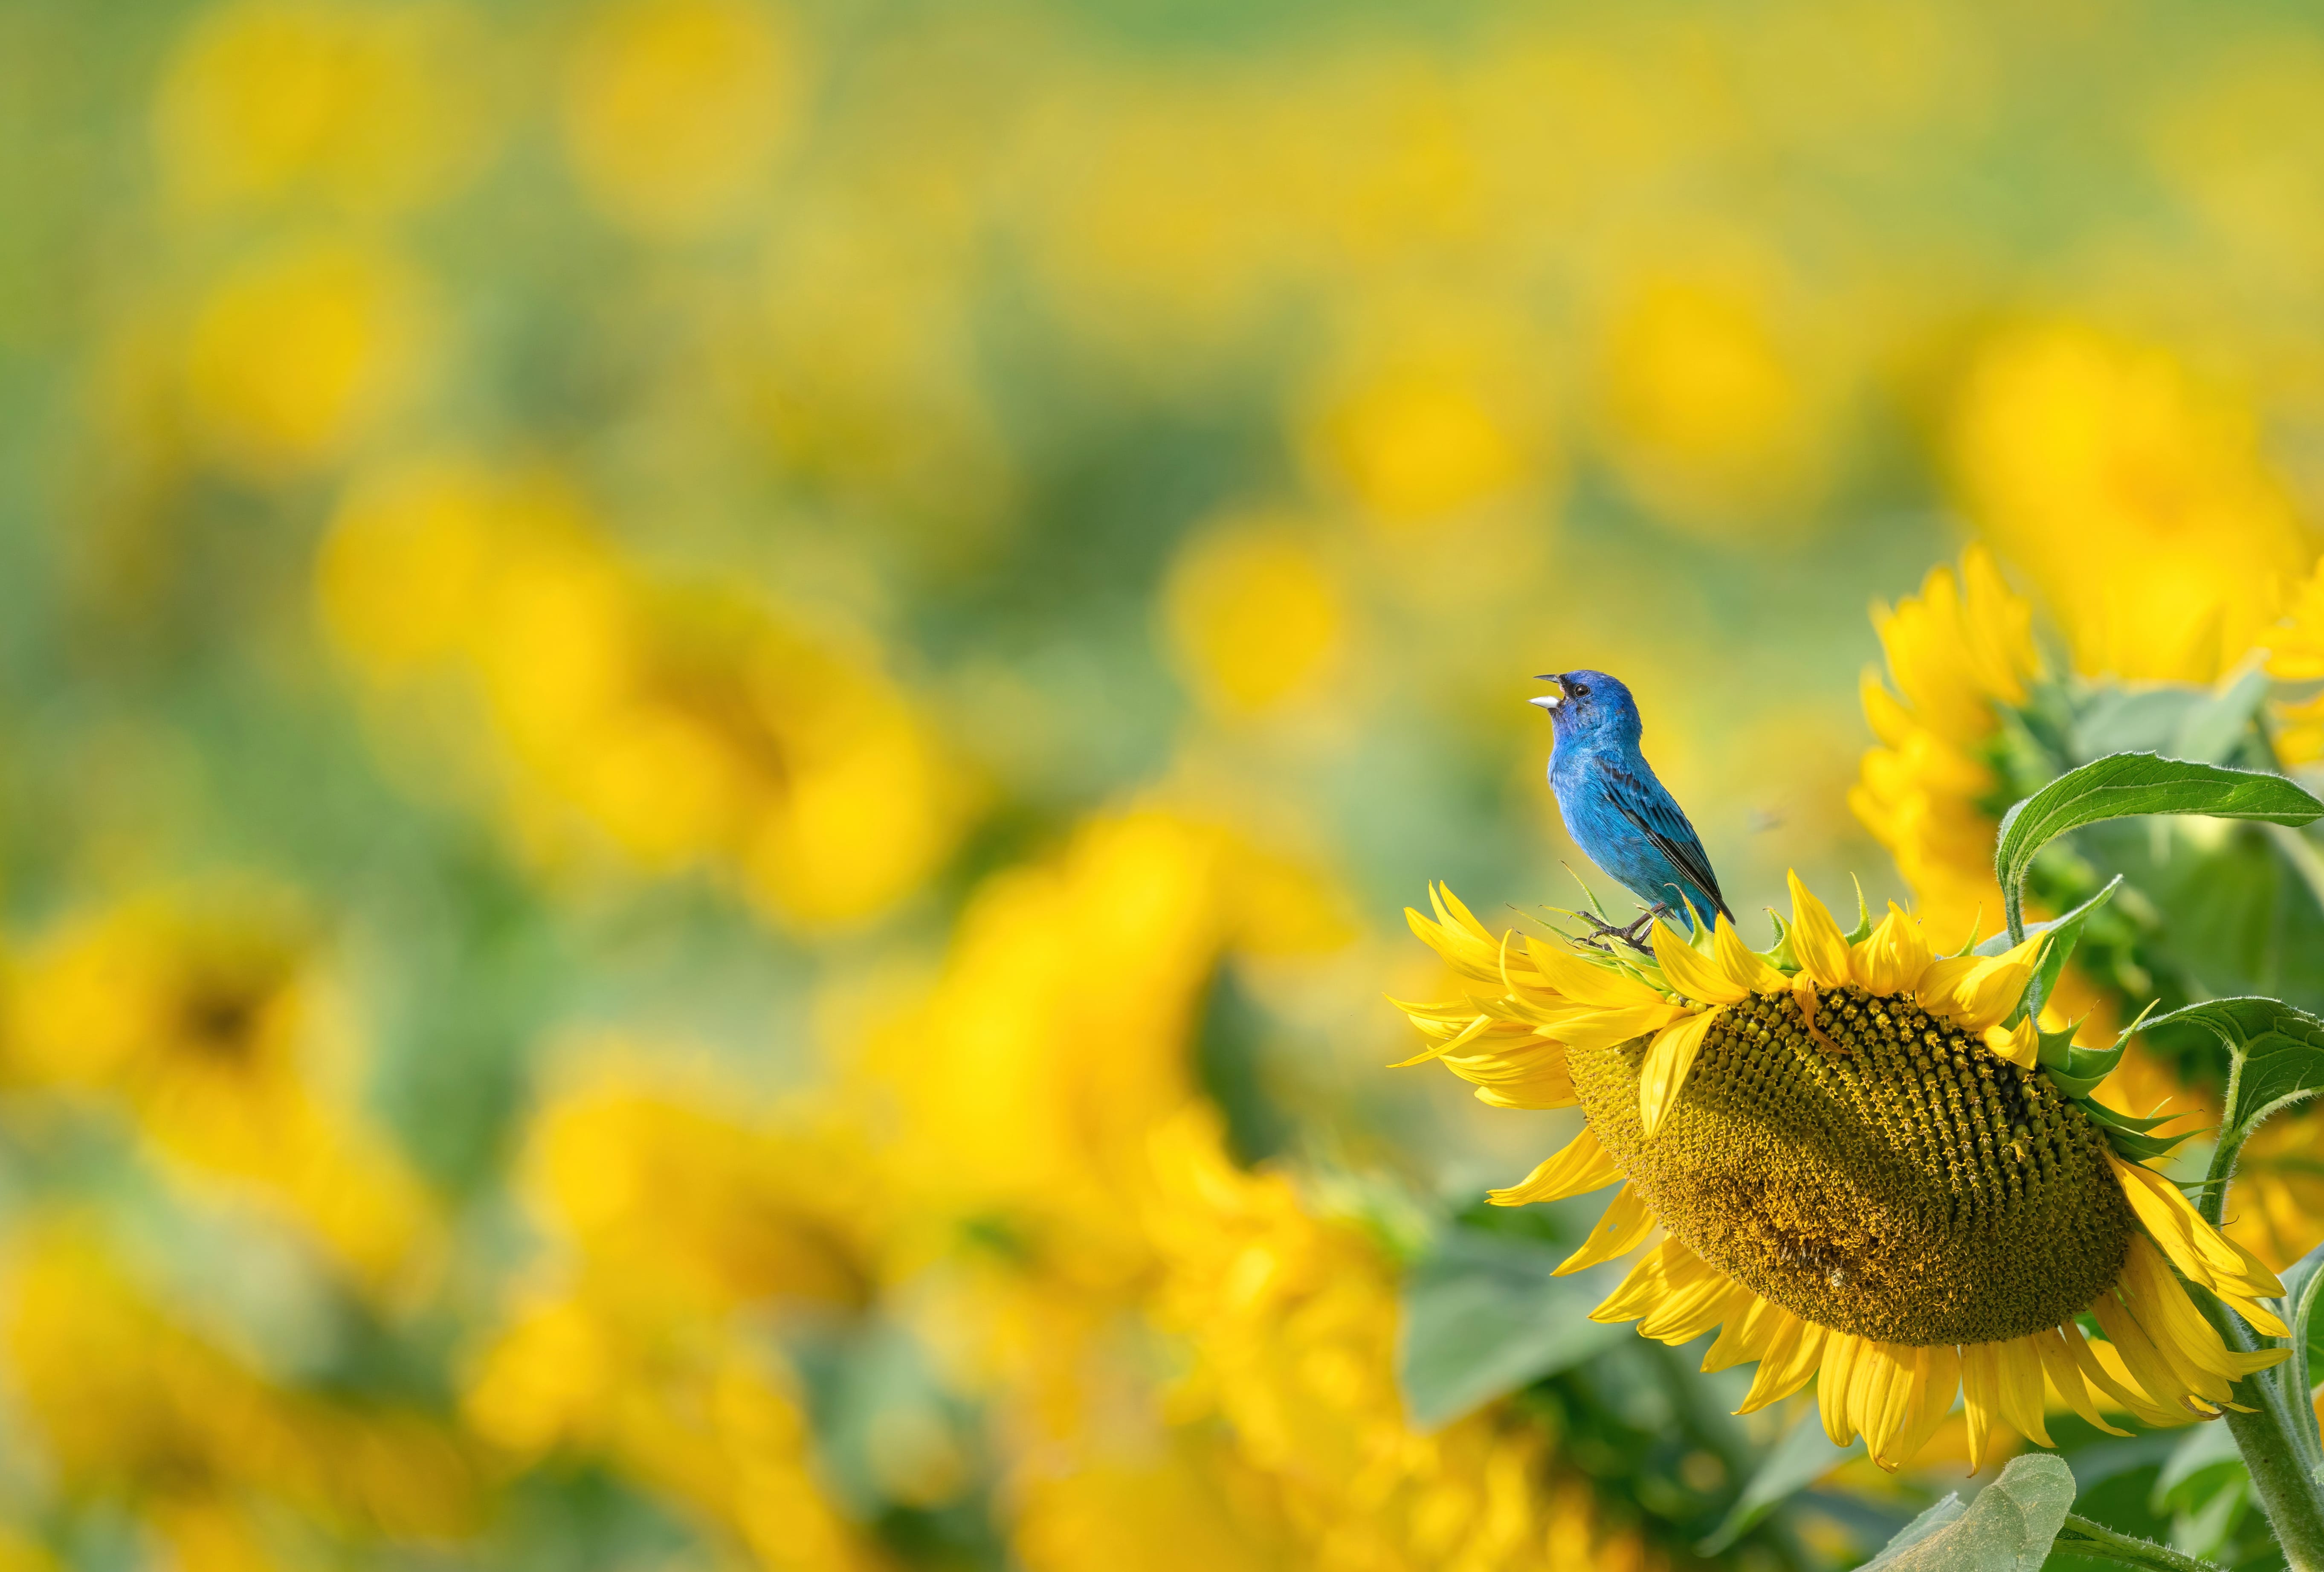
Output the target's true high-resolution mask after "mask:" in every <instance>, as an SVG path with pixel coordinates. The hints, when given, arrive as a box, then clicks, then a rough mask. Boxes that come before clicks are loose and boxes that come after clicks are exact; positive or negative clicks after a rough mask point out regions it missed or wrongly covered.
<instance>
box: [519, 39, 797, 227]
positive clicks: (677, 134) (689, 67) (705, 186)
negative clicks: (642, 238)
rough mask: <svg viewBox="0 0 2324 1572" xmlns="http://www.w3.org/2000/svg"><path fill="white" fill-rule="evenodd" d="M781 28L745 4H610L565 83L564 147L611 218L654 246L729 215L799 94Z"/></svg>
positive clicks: (759, 173) (774, 146)
mask: <svg viewBox="0 0 2324 1572" xmlns="http://www.w3.org/2000/svg"><path fill="white" fill-rule="evenodd" d="M797 76H798V60H797V44H796V40H795V38H794V36H793V30H792V27H791V26H790V24H789V23H788V21H787V20H786V19H785V18H783V17H782V16H781V15H779V14H778V13H777V12H776V11H775V10H774V9H772V8H771V7H770V6H768V5H761V4H757V3H755V0H615V3H614V4H613V5H606V6H604V7H602V8H601V9H599V10H598V11H597V13H596V14H595V15H594V16H592V17H591V18H590V20H589V21H588V23H586V26H585V27H584V29H583V32H582V34H581V36H580V39H579V41H578V42H577V43H576V46H575V49H574V53H573V59H572V63H571V65H570V68H569V69H568V70H567V77H566V83H565V140H566V147H567V151H568V153H570V155H571V157H572V160H573V164H574V168H575V171H576V173H578V175H579V176H580V179H581V185H582V189H583V190H585V191H586V192H587V193H588V195H589V197H590V199H591V200H593V201H594V202H595V204H596V205H597V207H598V208H600V209H601V210H602V211H603V212H604V214H605V215H606V216H607V217H610V218H612V219H613V220H615V221H616V222H618V223H621V224H622V225H625V226H627V227H630V228H632V229H634V230H637V231H638V232H640V233H641V234H644V235H648V236H655V237H660V238H686V237H688V236H695V235H698V234H700V233H702V232H704V231H705V230H706V229H709V228H711V227H715V225H717V224H718V223H719V222H720V221H721V220H723V219H725V218H728V217H732V216H733V215H734V213H735V212H736V211H737V209H738V207H739V206H740V204H741V203H742V201H743V200H744V199H746V198H748V197H750V196H752V194H753V188H755V187H756V186H757V185H758V183H759V182H760V181H761V180H763V179H765V178H766V176H767V174H768V173H769V171H770V168H771V166H772V163H773V161H774V156H775V154H776V153H777V152H778V151H779V149H780V147H781V144H782V142H783V140H784V138H785V136H786V134H788V131H789V128H790V125H791V121H792V119H793V117H794V116H795V113H796V102H797V98H798V93H799V91H800V88H799V86H798V82H797V80H796V78H797Z"/></svg>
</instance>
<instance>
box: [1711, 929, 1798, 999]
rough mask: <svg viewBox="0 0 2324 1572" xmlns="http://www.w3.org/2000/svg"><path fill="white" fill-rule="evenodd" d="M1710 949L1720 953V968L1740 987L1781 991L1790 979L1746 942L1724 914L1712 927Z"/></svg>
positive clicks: (1764, 991)
mask: <svg viewBox="0 0 2324 1572" xmlns="http://www.w3.org/2000/svg"><path fill="white" fill-rule="evenodd" d="M1711 948H1713V949H1715V950H1717V951H1718V952H1719V969H1720V971H1722V972H1725V973H1726V974H1727V977H1728V980H1729V982H1731V983H1733V984H1734V985H1736V986H1737V987H1738V988H1742V989H1744V990H1746V991H1747V992H1749V993H1753V994H1780V993H1782V992H1783V991H1784V989H1786V988H1788V987H1790V986H1791V985H1792V980H1791V978H1789V977H1787V976H1784V974H1783V973H1781V972H1779V971H1777V970H1776V969H1775V967H1774V966H1769V965H1768V964H1767V957H1765V956H1763V955H1761V954H1760V953H1759V952H1758V951H1757V950H1755V949H1753V948H1750V947H1749V946H1748V945H1747V944H1745V943H1744V942H1743V936H1742V935H1741V934H1738V933H1737V932H1736V931H1735V925H1734V924H1733V923H1731V922H1729V921H1728V920H1727V919H1726V918H1724V917H1721V918H1720V920H1718V922H1717V923H1716V924H1714V925H1713V926H1712V929H1711Z"/></svg>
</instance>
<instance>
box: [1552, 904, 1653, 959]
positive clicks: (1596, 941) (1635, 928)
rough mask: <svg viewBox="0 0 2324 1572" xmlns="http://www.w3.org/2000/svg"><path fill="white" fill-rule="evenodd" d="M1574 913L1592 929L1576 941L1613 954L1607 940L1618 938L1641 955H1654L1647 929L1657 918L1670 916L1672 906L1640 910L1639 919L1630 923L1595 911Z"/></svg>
mask: <svg viewBox="0 0 2324 1572" xmlns="http://www.w3.org/2000/svg"><path fill="white" fill-rule="evenodd" d="M1574 915H1575V916H1577V917H1579V918H1581V919H1582V921H1584V922H1586V923H1588V924H1589V925H1590V931H1589V932H1588V933H1587V934H1585V935H1583V936H1582V938H1581V939H1579V940H1577V941H1576V942H1578V943H1581V944H1586V945H1588V946H1589V947H1590V948H1591V949H1595V950H1604V951H1605V952H1606V953H1607V954H1609V955H1611V954H1612V953H1613V951H1612V949H1611V948H1609V946H1608V945H1607V943H1606V941H1607V940H1608V939H1620V940H1621V941H1622V942H1623V943H1624V944H1627V945H1628V946H1629V947H1630V948H1632V949H1634V950H1637V952H1638V953H1639V954H1640V955H1652V954H1653V953H1654V950H1653V948H1651V947H1650V946H1648V945H1647V943H1646V938H1645V935H1646V929H1649V928H1651V927H1653V926H1654V922H1655V919H1656V918H1658V917H1667V916H1669V915H1670V908H1669V907H1667V906H1655V907H1652V908H1649V909H1648V910H1646V911H1641V912H1639V913H1638V915H1637V919H1636V920H1633V921H1631V922H1629V923H1628V924H1618V923H1612V922H1609V921H1607V920H1605V919H1604V918H1602V917H1600V916H1599V915H1598V914H1597V913H1596V912H1594V911H1577V912H1575V913H1574Z"/></svg>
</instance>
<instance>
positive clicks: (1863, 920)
mask: <svg viewBox="0 0 2324 1572" xmlns="http://www.w3.org/2000/svg"><path fill="white" fill-rule="evenodd" d="M1849 880H1850V881H1851V882H1853V883H1855V885H1856V926H1855V927H1854V928H1851V929H1849V930H1848V932H1847V933H1845V934H1843V935H1842V936H1841V937H1842V938H1844V939H1847V940H1848V942H1849V943H1850V944H1862V943H1863V942H1864V941H1865V940H1866V939H1870V938H1871V937H1872V909H1871V908H1870V907H1868V906H1867V905H1865V903H1864V881H1863V880H1861V879H1858V878H1857V877H1856V875H1855V874H1849Z"/></svg>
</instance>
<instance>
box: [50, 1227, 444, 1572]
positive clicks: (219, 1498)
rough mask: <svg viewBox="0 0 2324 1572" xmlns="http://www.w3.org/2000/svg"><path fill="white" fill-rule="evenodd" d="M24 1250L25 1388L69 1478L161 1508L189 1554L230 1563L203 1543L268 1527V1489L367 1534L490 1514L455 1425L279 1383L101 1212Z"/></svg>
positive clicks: (60, 1471) (57, 1465)
mask: <svg viewBox="0 0 2324 1572" xmlns="http://www.w3.org/2000/svg"><path fill="white" fill-rule="evenodd" d="M9 1264H10V1271H9V1274H8V1287H7V1293H6V1299H5V1350H6V1358H7V1362H8V1367H9V1375H10V1382H11V1386H12V1389H13V1391H14V1392H15V1394H16V1395H17V1397H18V1398H19V1399H20V1401H22V1403H23V1412H24V1414H25V1415H26V1417H27V1419H29V1421H30V1424H31V1428H32V1433H33V1435H34V1436H35V1438H37V1440H38V1442H39V1444H40V1446H41V1448H42V1452H43V1453H44V1454H45V1456H46V1459H47V1461H48V1462H49V1464H50V1465H51V1466H52V1467H53V1468H54V1469H55V1470H56V1475H57V1481H58V1483H59V1484H60V1485H61V1486H63V1488H64V1489H66V1490H67V1491H69V1492H72V1493H78V1494H95V1495H102V1496H106V1497H110V1498H113V1499H115V1500H116V1501H118V1502H120V1503H122V1504H124V1505H125V1506H128V1507H129V1508H131V1509H132V1510H134V1511H138V1512H143V1513H145V1514H147V1515H148V1516H149V1518H150V1519H151V1520H152V1521H153V1522H154V1525H155V1527H156V1528H157V1530H159V1531H160V1532H161V1535H162V1537H163V1538H164V1539H165V1540H168V1541H170V1542H171V1544H172V1546H173V1548H174V1549H177V1550H178V1552H179V1553H180V1555H181V1556H183V1557H184V1558H185V1559H186V1563H187V1564H188V1565H189V1566H204V1565H218V1564H221V1563H217V1562H210V1561H206V1560H205V1559H204V1558H203V1557H202V1556H201V1555H199V1554H198V1553H197V1551H198V1549H199V1548H201V1547H207V1546H211V1545H248V1546H256V1545H257V1544H259V1543H260V1542H262V1541H263V1539H264V1538H265V1528H266V1522H265V1519H264V1517H263V1513H261V1512H257V1511H254V1506H255V1505H256V1504H257V1503H254V1502H253V1501H252V1500H251V1499H250V1497H251V1496H253V1495H256V1496H258V1497H260V1498H262V1499H267V1500H271V1501H272V1502H273V1503H278V1504H279V1505H281V1506H283V1507H288V1508H290V1509H291V1511H293V1512H297V1513H299V1514H301V1515H302V1516H304V1517H306V1518H307V1519H308V1520H309V1521H310V1522H312V1523H314V1524H316V1525H318V1526H320V1527H323V1528H325V1529H327V1530H331V1531H333V1532H336V1533H339V1534H345V1535H352V1536H356V1537H363V1538H368V1537H375V1536H386V1537H390V1538H406V1539H410V1538H430V1539H441V1538H444V1537H447V1536H450V1535H456V1534H460V1533H464V1532H467V1531H470V1530H473V1529H474V1528H475V1526H476V1509H477V1505H478V1494H479V1491H478V1485H479V1481H478V1479H477V1478H476V1471H475V1467H474V1466H473V1464H472V1463H471V1461H470V1459H469V1458H468V1456H467V1455H466V1449H465V1448H464V1447H463V1446H462V1445H461V1443H460V1442H459V1441H458V1440H457V1438H456V1437H455V1436H454V1435H453V1434H452V1433H451V1432H449V1431H447V1429H444V1427H442V1426H441V1425H439V1424H438V1423H437V1422H435V1421H434V1420H432V1419H426V1418H423V1417H421V1416H420V1415H419V1414H417V1413H415V1412H410V1411H407V1410H396V1409H390V1408H384V1407H378V1406H359V1405H356V1404H355V1403H353V1402H343V1401H333V1400H326V1399H323V1398H319V1397H316V1396H312V1395H309V1394H306V1393H302V1392H292V1391H286V1390H283V1389H282V1388H281V1387H278V1386H276V1385H274V1384H272V1382H269V1381H268V1380H267V1379H266V1378H265V1377H264V1376H263V1375H261V1374H260V1373H258V1372H256V1371H254V1370H253V1369H252V1368H250V1367H249V1365H248V1364H245V1363H244V1362H243V1361H242V1360H240V1359H237V1358H236V1357H235V1356H234V1355H231V1354H229V1353H227V1352H226V1350H224V1349H222V1348H220V1347H218V1346H217V1345H215V1344H213V1343H211V1342H209V1341H208V1340H206V1339H204V1338H203V1337H201V1336H198V1334H196V1333H194V1332H192V1331H190V1330H189V1329H187V1328H186V1327H182V1326H180V1325H178V1324H177V1323H175V1322H174V1321H173V1320H172V1319H171V1317H170V1316H169V1314H168V1312H167V1311H166V1310H164V1309H163V1308H161V1306H160V1305H159V1304H157V1303H156V1302H155V1301H154V1299H153V1298H152V1296H151V1295H150V1294H149V1293H148V1292H146V1291H145V1290H143V1289H142V1288H141V1287H139V1286H138V1285H137V1284H136V1283H134V1281H132V1279H131V1278H130V1276H129V1275H128V1274H127V1273H126V1272H125V1271H124V1270H123V1269H122V1267H121V1266H120V1264H119V1263H118V1262H115V1261H114V1260H113V1259H111V1258H110V1257H109V1256H108V1254H107V1253H106V1251H105V1250H104V1249H103V1248H102V1247H101V1246H100V1245H99V1244H97V1241H96V1240H95V1239H94V1238H93V1237H92V1228H91V1225H90V1224H89V1223H88V1220H87V1219H76V1218H69V1217H59V1218H51V1219H48V1220H47V1221H45V1222H44V1223H42V1224H40V1225H36V1226H35V1227H33V1228H32V1230H31V1231H30V1232H29V1233H28V1234H26V1235H25V1236H23V1237H22V1238H20V1239H19V1240H18V1241H17V1242H16V1244H15V1246H14V1253H13V1256H12V1259H11V1261H10V1263H9ZM181 1535H184V1536H190V1538H191V1540H192V1542H191V1543H186V1542H181V1540H180V1536H181ZM223 1564H225V1565H251V1564H256V1565H265V1564H266V1562H265V1561H264V1560H263V1559H262V1560H259V1561H257V1562H254V1563H253V1562H248V1561H242V1560H239V1559H237V1560H233V1561H228V1562H226V1563H223Z"/></svg>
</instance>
